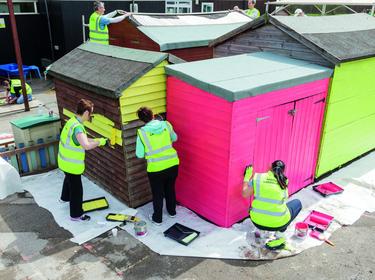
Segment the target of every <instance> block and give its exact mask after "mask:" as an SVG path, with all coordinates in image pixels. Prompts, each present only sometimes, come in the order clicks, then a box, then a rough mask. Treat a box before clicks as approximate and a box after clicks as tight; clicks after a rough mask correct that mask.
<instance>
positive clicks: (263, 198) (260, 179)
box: [242, 160, 302, 249]
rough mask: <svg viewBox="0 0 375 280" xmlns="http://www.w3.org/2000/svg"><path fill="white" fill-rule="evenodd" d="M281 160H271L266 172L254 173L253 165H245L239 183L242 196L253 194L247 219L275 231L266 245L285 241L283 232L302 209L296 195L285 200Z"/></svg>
mask: <svg viewBox="0 0 375 280" xmlns="http://www.w3.org/2000/svg"><path fill="white" fill-rule="evenodd" d="M284 171H285V164H284V162H283V161H281V160H276V161H274V162H273V163H272V165H271V169H270V170H269V171H268V172H266V173H255V174H254V176H253V167H252V166H251V165H249V166H247V167H246V169H245V174H244V180H243V185H242V196H243V197H245V198H249V197H250V196H252V195H254V200H253V201H252V205H251V208H250V212H249V214H250V219H251V221H252V222H253V224H254V225H255V227H257V228H258V229H260V230H264V231H275V232H276V237H277V239H276V240H277V242H273V243H270V244H268V243H267V244H266V246H267V245H268V247H269V248H271V249H272V248H273V246H272V245H275V247H282V246H283V245H285V236H284V232H285V230H286V229H287V227H288V225H289V224H290V223H291V222H292V221H293V220H294V219H295V218H296V216H297V215H298V213H299V212H300V211H301V209H302V204H301V202H300V201H299V200H298V199H294V200H291V201H289V202H286V200H287V198H288V178H287V177H286V176H285V174H284Z"/></svg>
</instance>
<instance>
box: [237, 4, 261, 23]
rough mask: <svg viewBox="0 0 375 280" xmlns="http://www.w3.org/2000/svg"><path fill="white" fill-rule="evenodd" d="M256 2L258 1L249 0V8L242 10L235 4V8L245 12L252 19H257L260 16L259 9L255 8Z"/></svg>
mask: <svg viewBox="0 0 375 280" xmlns="http://www.w3.org/2000/svg"><path fill="white" fill-rule="evenodd" d="M256 3H257V1H256V0H249V1H248V2H247V7H248V9H247V10H241V9H240V8H238V6H234V7H233V10H235V11H240V12H243V13H244V14H245V15H247V16H248V17H250V18H251V19H256V18H258V17H260V12H259V10H258V9H257V8H255V4H256Z"/></svg>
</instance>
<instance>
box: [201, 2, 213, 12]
mask: <svg viewBox="0 0 375 280" xmlns="http://www.w3.org/2000/svg"><path fill="white" fill-rule="evenodd" d="M213 11H214V3H207V2H202V13H211V12H213Z"/></svg>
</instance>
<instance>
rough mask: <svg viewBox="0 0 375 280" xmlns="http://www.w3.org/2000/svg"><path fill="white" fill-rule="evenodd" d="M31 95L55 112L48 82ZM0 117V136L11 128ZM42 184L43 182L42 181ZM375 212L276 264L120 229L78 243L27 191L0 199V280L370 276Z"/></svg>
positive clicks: (373, 261)
mask: <svg viewBox="0 0 375 280" xmlns="http://www.w3.org/2000/svg"><path fill="white" fill-rule="evenodd" d="M32 86H33V89H34V94H35V97H36V98H37V99H39V100H41V101H43V102H44V104H46V105H47V107H48V108H49V109H52V110H54V111H55V112H57V106H56V100H55V96H54V94H53V91H50V90H49V88H50V86H51V85H48V84H46V83H45V82H40V81H33V82H32ZM35 112H36V110H32V111H31V113H21V114H20V113H18V114H15V115H8V116H5V117H4V116H1V117H0V133H2V132H10V131H11V130H10V126H9V124H8V122H9V120H11V119H14V118H19V117H21V116H23V115H25V114H32V113H35ZM46 187H47V186H46ZM374 231H375V213H371V214H369V213H365V214H364V215H363V216H362V217H361V219H360V220H358V221H357V222H356V223H355V224H354V225H353V226H350V227H343V228H341V229H339V230H337V231H336V232H335V233H334V234H333V235H332V237H331V238H330V240H331V241H333V242H334V243H335V244H336V246H335V247H331V246H329V245H327V244H323V245H321V246H318V247H314V248H312V249H308V250H306V251H304V252H302V253H301V254H299V255H297V256H294V257H290V258H285V259H280V260H276V261H238V260H217V259H203V258H191V257H189V258H188V257H169V256H160V255H158V254H156V253H154V252H152V251H151V250H149V249H148V248H147V247H146V246H144V245H143V244H142V243H140V242H139V241H138V240H136V239H134V238H133V237H131V236H130V235H129V234H128V233H127V232H125V231H121V230H120V231H119V233H118V235H117V236H116V237H114V236H112V235H111V234H110V233H105V234H103V235H101V236H99V237H97V238H95V239H93V240H91V241H90V242H88V243H86V244H84V245H82V246H79V245H76V244H75V243H72V242H70V241H69V239H70V238H71V237H72V235H71V234H70V233H69V232H68V231H66V230H64V229H62V228H60V227H59V226H58V225H57V224H56V223H55V221H54V219H53V217H52V215H51V213H50V212H48V211H47V210H45V209H43V208H41V207H39V206H38V205H37V204H36V203H35V201H34V199H33V198H32V196H31V195H30V194H28V193H23V194H14V195H12V196H10V197H8V198H6V199H4V200H1V201H0V279H1V280H2V279H4V280H8V279H64V280H68V279H72V280H73V279H74V280H75V279H77V280H78V279H126V280H131V279H155V280H156V279H186V280H188V279H189V280H190V279H215V280H218V279H234V278H235V279H236V280H240V279H247V280H248V279H314V280H317V279H375V275H374V274H375V239H374V237H373V233H374Z"/></svg>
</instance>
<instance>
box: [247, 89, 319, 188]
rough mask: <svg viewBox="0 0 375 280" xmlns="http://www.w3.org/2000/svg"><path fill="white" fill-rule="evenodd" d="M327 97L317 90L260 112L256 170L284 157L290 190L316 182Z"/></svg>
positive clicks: (255, 151) (260, 170) (263, 168)
mask: <svg viewBox="0 0 375 280" xmlns="http://www.w3.org/2000/svg"><path fill="white" fill-rule="evenodd" d="M324 97H325V95H324V94H323V93H322V94H316V95H313V96H309V97H307V98H304V99H300V100H296V101H293V102H290V103H286V104H282V105H278V106H275V107H271V108H268V109H265V110H262V111H259V112H258V113H257V118H256V140H255V146H254V148H255V150H254V159H253V163H254V168H255V171H256V172H266V171H267V170H269V168H270V166H271V163H272V162H273V161H275V160H278V159H280V160H282V161H284V162H285V165H286V170H285V173H286V175H287V177H288V178H289V188H288V189H289V194H292V193H294V192H296V191H298V190H299V189H301V188H303V187H305V186H307V185H308V184H310V183H312V182H313V178H314V171H315V165H316V159H317V151H318V145H319V140H320V130H321V122H322V116H323V112H324V105H325V98H324Z"/></svg>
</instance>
